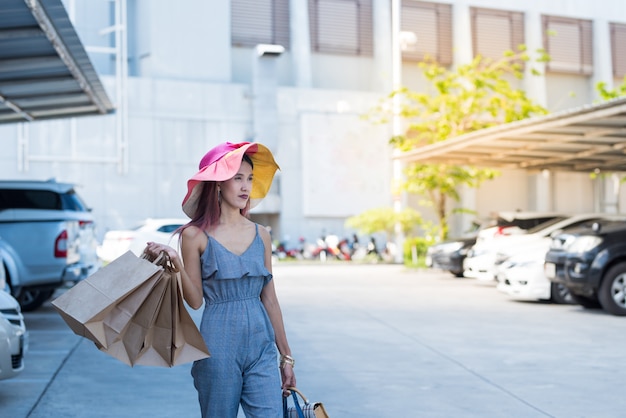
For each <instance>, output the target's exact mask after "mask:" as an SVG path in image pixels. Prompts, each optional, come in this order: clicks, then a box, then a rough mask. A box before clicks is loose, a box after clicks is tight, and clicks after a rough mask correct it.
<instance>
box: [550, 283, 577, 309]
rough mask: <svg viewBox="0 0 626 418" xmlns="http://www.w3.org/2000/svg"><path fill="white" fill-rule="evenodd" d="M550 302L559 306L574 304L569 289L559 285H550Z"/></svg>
mask: <svg viewBox="0 0 626 418" xmlns="http://www.w3.org/2000/svg"><path fill="white" fill-rule="evenodd" d="M550 300H551V301H552V302H553V303H558V304H561V305H563V304H571V303H574V299H572V294H571V293H570V291H569V289H568V288H567V287H565V286H563V285H562V284H561V283H552V284H551V285H550Z"/></svg>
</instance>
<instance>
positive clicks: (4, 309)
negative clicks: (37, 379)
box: [0, 283, 28, 380]
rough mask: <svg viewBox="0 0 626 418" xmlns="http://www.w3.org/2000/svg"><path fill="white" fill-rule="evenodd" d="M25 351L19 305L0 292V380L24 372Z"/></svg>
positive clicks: (22, 318) (25, 332)
mask: <svg viewBox="0 0 626 418" xmlns="http://www.w3.org/2000/svg"><path fill="white" fill-rule="evenodd" d="M0 286H3V285H2V283H0ZM27 350H28V332H27V331H26V326H25V325H24V316H23V315H22V312H21V310H20V304H19V303H18V301H17V300H16V299H15V298H14V297H13V296H11V295H10V294H9V293H8V292H5V291H4V290H0V380H4V379H9V378H12V377H15V376H17V375H18V374H20V373H21V372H22V370H24V353H25V352H26V351H27Z"/></svg>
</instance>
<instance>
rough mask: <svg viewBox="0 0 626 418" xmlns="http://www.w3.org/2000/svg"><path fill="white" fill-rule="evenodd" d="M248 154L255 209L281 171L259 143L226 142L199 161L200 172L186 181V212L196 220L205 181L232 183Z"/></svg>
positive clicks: (184, 200) (251, 201)
mask: <svg viewBox="0 0 626 418" xmlns="http://www.w3.org/2000/svg"><path fill="white" fill-rule="evenodd" d="M244 154H248V156H249V157H250V159H251V160H252V164H253V165H254V168H253V171H252V174H253V180H252V192H251V194H250V207H251V208H252V207H254V206H256V205H257V204H258V203H259V202H260V201H261V200H262V199H263V198H264V197H265V196H266V195H267V192H269V190H270V187H271V185H272V180H273V179H274V174H276V170H278V169H280V167H278V164H276V161H274V156H273V155H272V152H271V151H270V150H269V149H268V148H267V147H266V146H265V145H262V144H259V143H256V142H239V143H236V144H235V143H231V142H224V143H222V144H219V145H217V146H216V147H214V148H212V149H211V150H210V151H209V152H207V153H206V154H205V155H204V157H202V160H200V164H199V169H200V171H198V172H197V173H196V174H195V175H194V176H193V177H191V178H190V179H189V180H188V181H187V195H186V196H185V198H184V199H183V212H185V214H187V216H189V217H190V218H193V217H194V215H195V213H196V209H197V207H198V198H199V197H200V191H201V188H200V187H197V186H198V185H199V184H200V183H201V182H203V181H225V180H228V179H231V178H233V177H234V176H235V174H237V172H238V171H239V167H240V166H241V160H242V159H243V155H244Z"/></svg>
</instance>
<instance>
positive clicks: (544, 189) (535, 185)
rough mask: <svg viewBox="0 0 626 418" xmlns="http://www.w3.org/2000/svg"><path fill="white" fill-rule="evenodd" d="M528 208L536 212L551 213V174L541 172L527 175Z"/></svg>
mask: <svg viewBox="0 0 626 418" xmlns="http://www.w3.org/2000/svg"><path fill="white" fill-rule="evenodd" d="M528 181H529V188H528V189H529V193H528V200H529V202H528V207H529V208H534V210H536V211H537V212H552V210H553V206H554V205H553V201H552V196H553V193H552V182H553V181H552V173H551V172H550V170H542V171H541V172H539V173H529V174H528Z"/></svg>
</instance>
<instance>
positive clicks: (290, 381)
mask: <svg viewBox="0 0 626 418" xmlns="http://www.w3.org/2000/svg"><path fill="white" fill-rule="evenodd" d="M280 374H281V377H282V379H283V396H289V394H290V392H289V389H287V388H295V387H297V386H296V375H295V374H294V373H293V366H292V365H291V364H285V365H283V366H282V367H281V368H280Z"/></svg>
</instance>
